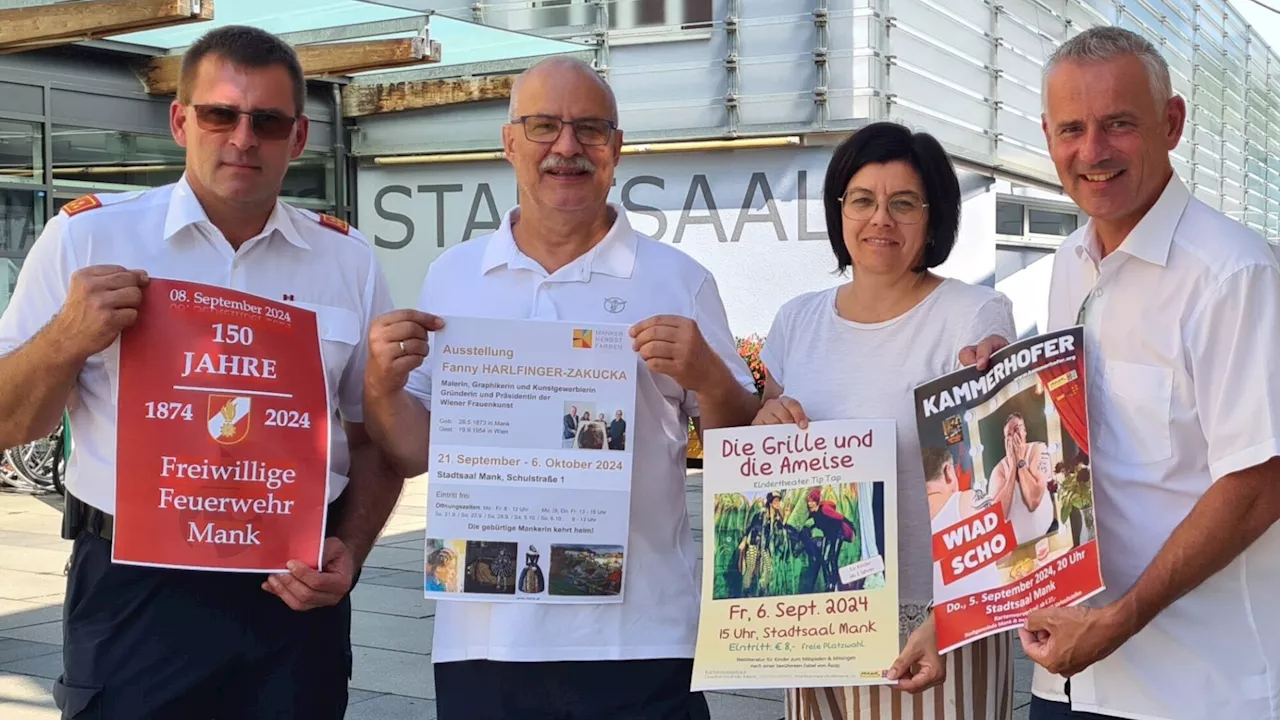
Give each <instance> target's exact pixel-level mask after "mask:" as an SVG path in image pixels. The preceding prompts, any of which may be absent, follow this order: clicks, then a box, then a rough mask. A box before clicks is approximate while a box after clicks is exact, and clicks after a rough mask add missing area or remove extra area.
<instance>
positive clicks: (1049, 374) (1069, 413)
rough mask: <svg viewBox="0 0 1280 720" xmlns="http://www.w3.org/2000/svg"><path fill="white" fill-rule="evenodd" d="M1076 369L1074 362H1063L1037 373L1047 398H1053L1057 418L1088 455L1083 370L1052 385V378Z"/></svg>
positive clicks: (1073, 371)
mask: <svg viewBox="0 0 1280 720" xmlns="http://www.w3.org/2000/svg"><path fill="white" fill-rule="evenodd" d="M1076 371H1077V365H1076V364H1075V363H1063V364H1061V365H1055V366H1053V367H1050V368H1045V369H1044V370H1041V371H1039V375H1040V382H1041V383H1043V384H1044V388H1045V392H1047V393H1049V398H1050V399H1051V400H1053V407H1054V408H1055V409H1057V412H1058V418H1059V419H1061V420H1062V427H1063V428H1064V429H1066V431H1067V434H1068V435H1070V436H1071V439H1072V440H1074V441H1075V443H1076V445H1078V446H1080V449H1081V450H1082V451H1084V454H1085V455H1088V454H1089V423H1088V417H1087V415H1086V413H1085V384H1084V371H1083V370H1081V371H1080V372H1079V377H1077V378H1074V379H1072V380H1065V381H1064V380H1059V382H1061V383H1062V384H1061V385H1058V386H1056V387H1055V385H1054V380H1057V379H1058V378H1060V377H1062V376H1063V375H1067V374H1069V373H1075V372H1076ZM1050 388H1053V389H1050Z"/></svg>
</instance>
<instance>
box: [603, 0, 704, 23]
mask: <svg viewBox="0 0 1280 720" xmlns="http://www.w3.org/2000/svg"><path fill="white" fill-rule="evenodd" d="M710 23H711V0H677V1H676V2H671V1H670V0H618V2H615V3H613V4H612V5H610V7H609V27H610V28H612V29H614V30H628V29H631V28H643V27H659V26H664V25H673V26H681V27H683V28H684V29H689V28H699V27H709V26H710Z"/></svg>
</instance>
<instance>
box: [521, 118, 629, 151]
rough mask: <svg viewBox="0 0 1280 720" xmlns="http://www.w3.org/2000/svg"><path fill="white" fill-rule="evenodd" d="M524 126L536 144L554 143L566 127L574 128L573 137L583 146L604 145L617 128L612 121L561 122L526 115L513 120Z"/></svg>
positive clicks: (527, 135)
mask: <svg viewBox="0 0 1280 720" xmlns="http://www.w3.org/2000/svg"><path fill="white" fill-rule="evenodd" d="M512 123H518V124H520V125H523V126H524V136H525V137H526V138H528V139H529V140H531V141H533V142H536V143H553V142H555V141H556V139H557V138H559V137H560V131H561V130H562V129H564V126H565V125H571V126H573V136H574V137H575V138H577V139H578V142H580V143H582V144H583V145H604V144H606V143H608V142H609V139H610V138H612V137H613V131H614V129H615V128H616V127H617V126H616V125H615V124H614V123H613V121H611V120H600V119H598V118H586V119H583V120H561V119H560V118H558V117H552V116H550V115H524V116H522V117H518V118H516V119H515V120H512Z"/></svg>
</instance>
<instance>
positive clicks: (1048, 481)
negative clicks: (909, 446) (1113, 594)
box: [915, 327, 1103, 652]
mask: <svg viewBox="0 0 1280 720" xmlns="http://www.w3.org/2000/svg"><path fill="white" fill-rule="evenodd" d="M1085 371H1086V368H1085V352H1084V340H1083V329H1082V328H1080V327H1074V328H1068V329H1066V330H1062V331H1059V332H1055V333H1048V334H1044V335H1040V336H1037V337H1033V338H1030V339H1027V340H1023V341H1020V342H1018V343H1015V344H1013V345H1010V346H1008V347H1006V348H1004V349H1003V350H1001V351H1000V352H999V353H997V354H995V355H994V356H993V357H992V358H991V360H990V362H989V363H988V365H987V368H986V370H985V371H983V372H979V371H978V370H977V369H976V368H974V367H968V368H965V369H963V370H960V371H957V372H955V373H951V374H949V375H946V376H944V377H941V378H939V379H937V380H934V381H932V382H929V383H926V384H924V385H921V386H920V387H918V388H917V389H916V393H915V396H916V422H917V428H918V430H919V433H920V447H921V461H922V462H923V463H924V474H925V487H926V492H927V494H928V500H929V511H930V513H931V516H932V518H933V522H932V529H933V559H934V573H933V587H934V617H935V619H936V622H937V627H938V648H939V650H940V651H942V652H947V651H949V650H952V649H954V648H956V647H959V646H961V645H964V644H966V643H969V642H972V641H974V640H977V639H979V638H983V637H986V636H988V635H993V634H996V633H998V632H1002V631H1004V630H1008V629H1011V628H1016V627H1018V626H1020V625H1022V624H1023V622H1024V621H1025V620H1026V617H1027V615H1029V614H1030V613H1031V612H1032V611H1033V610H1037V609H1040V608H1045V607H1052V606H1069V605H1075V604H1078V603H1080V602H1082V601H1083V600H1085V599H1086V598H1089V597H1090V596H1092V595H1094V594H1096V593H1098V592H1100V591H1101V590H1102V589H1103V584H1102V571H1101V566H1100V564H1099V554H1098V552H1099V551H1098V541H1097V538H1096V535H1095V527H1096V525H1095V523H1094V515H1093V489H1092V485H1091V483H1090V481H1091V479H1092V477H1091V472H1090V467H1089V422H1088V409H1087V404H1086V402H1085V398H1086V393H1085Z"/></svg>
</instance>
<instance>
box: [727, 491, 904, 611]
mask: <svg viewBox="0 0 1280 720" xmlns="http://www.w3.org/2000/svg"><path fill="white" fill-rule="evenodd" d="M860 491H862V492H863V493H864V495H863V496H862V497H861V498H860V496H859V492H860ZM880 492H883V488H882V486H881V484H879V483H866V484H863V485H862V486H861V487H859V485H858V484H855V483H847V484H843V485H824V486H814V487H799V488H792V489H777V490H770V491H767V492H752V493H740V492H729V493H720V494H717V495H716V496H715V520H714V522H715V528H714V533H715V582H714V585H713V586H712V587H713V598H714V599H716V600H723V599H726V598H750V597H778V596H783V595H809V594H813V593H826V592H836V591H841V590H863V589H871V588H875V587H881V586H883V584H884V561H883V559H880V556H879V555H878V554H877V555H875V556H874V557H867V558H864V557H863V556H862V550H863V548H864V547H883V546H884V540H883V537H884V503H883V501H881V502H875V501H874V494H875V493H880ZM859 500H861V501H863V502H871V503H872V508H873V511H872V513H871V515H870V517H871V518H872V522H873V523H874V524H875V527H863V523H862V522H861V520H860V518H861V515H860V513H859V508H858V503H859ZM864 533H871V535H872V536H873V537H878V538H880V539H879V541H878V542H876V543H875V544H874V545H873V544H870V543H868V544H864V543H863V542H862V541H861V539H862V536H863V534H864ZM877 560H879V562H878V563H877V562H876V561H877Z"/></svg>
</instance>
